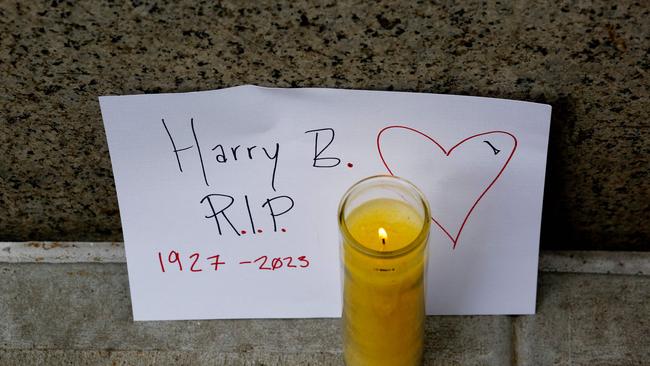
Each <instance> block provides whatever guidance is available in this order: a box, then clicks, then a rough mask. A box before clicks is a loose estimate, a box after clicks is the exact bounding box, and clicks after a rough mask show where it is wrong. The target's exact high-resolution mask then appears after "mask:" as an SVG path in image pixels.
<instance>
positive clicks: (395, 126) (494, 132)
mask: <svg viewBox="0 0 650 366" xmlns="http://www.w3.org/2000/svg"><path fill="white" fill-rule="evenodd" d="M396 128H397V129H405V130H408V131H411V132H415V133H417V134H419V135H421V136H422V137H425V138H426V139H428V140H429V141H431V142H433V143H434V144H435V145H436V146H437V147H438V148H439V149H440V151H442V153H443V154H444V155H445V157H449V156H450V155H451V153H452V152H453V151H454V150H455V149H456V148H457V147H458V146H460V145H462V144H463V143H465V142H467V141H469V140H472V139H474V138H477V137H480V136H485V135H490V134H505V135H507V136H510V137H511V138H512V140H513V141H514V146H513V148H512V151H511V152H510V155H509V156H508V158H507V159H506V160H505V162H504V163H503V165H502V166H501V167H500V169H499V172H498V173H497V174H496V176H494V178H493V179H492V180H491V181H490V182H489V184H488V185H487V186H486V187H485V189H483V191H482V192H481V193H480V194H479V196H478V197H477V198H476V200H475V201H474V203H473V204H472V206H471V208H470V209H469V210H468V211H467V214H466V215H465V217H464V219H463V221H462V223H461V224H460V227H459V229H458V232H457V233H456V236H453V235H452V234H451V233H450V231H449V230H447V229H446V228H445V227H444V226H442V225H441V224H440V223H439V222H438V220H436V218H435V217H433V216H432V217H431V220H433V222H434V223H435V224H436V225H437V226H438V227H439V228H440V229H441V230H442V231H443V232H444V233H445V234H446V235H447V237H449V239H450V240H451V242H452V243H453V249H456V245H457V244H458V238H459V237H460V234H461V233H462V231H463V229H464V228H465V224H466V223H467V220H468V219H469V216H470V215H471V214H472V211H474V209H475V208H476V205H478V203H479V201H480V200H481V199H482V198H483V196H485V194H486V193H487V191H488V190H490V188H492V186H493V185H494V183H495V182H496V181H497V180H498V179H499V177H501V174H502V173H503V171H504V170H505V169H506V167H507V166H508V163H510V160H511V159H512V156H513V155H514V154H515V150H517V138H516V137H515V136H514V135H513V134H512V133H510V132H506V131H488V132H482V133H477V134H476V135H472V136H469V137H466V138H464V139H462V140H460V141H459V142H458V143H457V144H455V145H454V146H452V147H451V148H450V149H449V150H447V149H445V148H444V147H443V146H442V145H440V144H439V143H438V142H437V141H436V140H435V139H434V138H432V137H431V136H429V135H427V134H425V133H423V132H421V131H418V130H416V129H415V128H411V127H407V126H400V125H394V126H387V127H384V128H383V129H382V130H381V131H379V133H378V134H377V151H378V152H379V157H380V158H381V161H382V163H383V164H384V166H385V167H386V169H387V170H388V172H389V173H390V174H391V175H395V174H393V171H392V170H391V169H390V167H389V166H388V164H387V163H386V160H385V159H384V155H383V154H382V151H381V142H380V139H381V135H382V134H383V133H384V132H386V131H388V130H390V129H396ZM488 144H489V143H488ZM490 147H492V149H493V151H494V154H495V155H496V154H498V152H500V150H498V149H496V148H494V147H493V146H492V145H491V144H490Z"/></svg>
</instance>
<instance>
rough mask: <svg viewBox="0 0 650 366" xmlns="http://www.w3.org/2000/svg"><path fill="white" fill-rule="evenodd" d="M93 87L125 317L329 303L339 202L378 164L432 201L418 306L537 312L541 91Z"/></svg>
mask: <svg viewBox="0 0 650 366" xmlns="http://www.w3.org/2000/svg"><path fill="white" fill-rule="evenodd" d="M100 104H101V109H102V114H103V118H104V124H105V127H106V134H107V137H108V144H109V148H110V154H111V159H112V163H113V171H114V175H115V183H116V187H117V193H118V199H119V204H120V214H121V218H122V226H123V231H124V240H125V246H126V256H127V262H128V271H129V281H130V287H131V300H132V303H133V316H134V319H135V320H162V319H210V318H306V317H338V316H340V313H341V289H340V284H341V280H340V262H339V236H338V228H337V220H336V213H337V205H338V203H339V200H340V199H341V197H342V195H343V193H344V192H345V190H346V189H347V188H349V187H350V186H351V185H352V184H353V183H355V182H356V181H358V180H360V179H362V178H365V177H367V176H370V175H376V174H390V173H392V174H395V175H399V176H402V177H405V178H407V179H409V180H411V181H412V182H414V183H415V184H416V185H418V186H419V187H420V188H421V189H422V190H423V191H424V192H425V194H426V195H427V198H428V199H429V202H430V204H431V209H432V216H433V217H432V220H433V225H432V226H431V235H430V241H429V246H430V256H429V258H430V261H429V267H428V278H427V287H428V289H427V291H428V292H427V313H428V314H529V313H534V311H535V294H536V281H537V261H538V250H539V233H540V222H541V210H542V193H543V184H544V168H545V163H546V150H547V142H548V133H549V125H550V113H551V107H550V106H548V105H543V104H536V103H528V102H518V101H510V100H502V99H490V98H477V97H464V96H452V95H435V94H419V93H397V92H376V91H359V90H334V89H274V88H261V87H255V86H241V87H235V88H228V89H222V90H216V91H206V92H195V93H183V94H158V95H134V96H108V97H100Z"/></svg>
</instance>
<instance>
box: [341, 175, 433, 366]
mask: <svg viewBox="0 0 650 366" xmlns="http://www.w3.org/2000/svg"><path fill="white" fill-rule="evenodd" d="M339 211H340V212H339V224H340V228H341V234H342V247H341V254H342V262H343V269H344V274H343V282H344V283H343V338H344V345H343V348H344V357H345V362H346V364H347V365H348V366H353V365H418V364H420V363H421V360H422V348H423V339H424V314H425V313H424V311H425V309H424V304H425V297H424V294H425V292H424V272H425V268H426V248H427V239H428V233H429V220H428V217H429V216H430V215H429V209H428V205H427V203H426V201H425V200H424V198H423V196H422V194H421V193H420V192H419V191H418V190H417V188H415V187H414V186H412V185H411V184H410V183H408V182H406V181H404V180H402V179H399V178H395V177H390V176H379V177H371V178H368V179H366V180H363V181H361V182H359V183H357V184H356V185H355V186H353V187H352V188H351V189H350V190H349V191H348V193H347V194H346V195H345V197H344V199H343V201H342V202H341V206H340V209H339Z"/></svg>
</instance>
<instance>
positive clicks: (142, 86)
mask: <svg viewBox="0 0 650 366" xmlns="http://www.w3.org/2000/svg"><path fill="white" fill-rule="evenodd" d="M648 19H650V2H647V1H633V0H623V1H616V2H612V1H603V0H596V1H589V2H583V1H561V2H556V1H517V2H509V1H505V2H478V1H468V2H458V3H456V2H443V4H438V5H431V4H425V3H420V2H406V1H403V2H395V1H381V2H375V1H373V2H363V1H358V2H355V1H328V2H320V3H315V2H306V1H297V2H293V1H287V2H278V1H256V2H248V1H224V2H212V1H202V2H198V1H155V2H154V1H139V0H132V1H130V2H121V1H118V2H99V1H79V2H77V1H59V0H54V1H48V2H26V1H9V0H5V1H2V2H0V45H1V47H0V96H1V97H0V240H5V241H9V240H107V241H112V240H113V241H119V240H121V239H122V235H121V227H120V220H119V210H118V206H117V200H116V195H115V188H114V184H113V177H112V173H111V165H110V160H109V154H108V149H107V146H106V139H105V135H104V130H103V126H102V121H101V116H100V112H99V105H98V102H97V96H100V95H106V94H138V93H159V92H183V91H194V90H206V89H215V88H222V87H227V86H234V85H240V84H258V85H264V86H280V87H303V86H305V87H306V86H316V87H336V88H359V89H377V90H404V91H420V92H434V93H452V94H463V95H480V96H491V97H503V98H514V99H522V100H529V101H538V102H544V103H549V104H551V105H552V106H553V120H552V128H551V129H552V131H551V141H550V150H549V163H548V168H547V188H546V192H545V204H544V215H543V217H544V219H543V234H542V246H543V247H544V248H546V249H617V250H650V240H649V239H650V225H648V222H647V221H648V217H650V208H649V202H650V192H649V187H650V179H649V178H650V177H649V176H648V171H649V170H650V164H649V161H648V157H649V156H650V129H649V128H648V127H649V126H650V122H649V118H648V117H649V113H648V111H649V106H648V85H649V83H648V77H647V75H648V71H649V68H650V57H649V48H650V39H649V38H650V22H649V21H648Z"/></svg>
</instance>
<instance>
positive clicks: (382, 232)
mask: <svg viewBox="0 0 650 366" xmlns="http://www.w3.org/2000/svg"><path fill="white" fill-rule="evenodd" d="M377 235H379V239H381V243H382V244H384V245H385V244H386V239H387V238H388V233H387V232H386V230H385V229H384V228H383V227H380V228H379V230H377Z"/></svg>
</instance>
